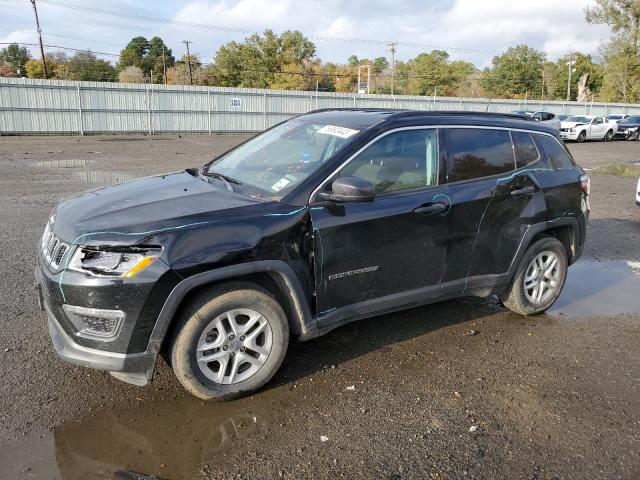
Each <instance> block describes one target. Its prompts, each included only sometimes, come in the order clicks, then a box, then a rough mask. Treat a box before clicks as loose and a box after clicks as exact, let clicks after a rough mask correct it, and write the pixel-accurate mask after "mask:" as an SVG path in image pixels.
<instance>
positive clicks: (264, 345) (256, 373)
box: [171, 283, 289, 400]
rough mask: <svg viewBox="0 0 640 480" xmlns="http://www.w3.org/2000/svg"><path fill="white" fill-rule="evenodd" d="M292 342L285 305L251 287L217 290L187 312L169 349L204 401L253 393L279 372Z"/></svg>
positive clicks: (185, 381)
mask: <svg viewBox="0 0 640 480" xmlns="http://www.w3.org/2000/svg"><path fill="white" fill-rule="evenodd" d="M288 343H289V325H288V322H287V318H286V315H285V313H284V311H283V310H282V307H281V306H280V305H279V304H278V302H277V301H276V300H275V299H274V298H273V296H271V295H270V294H269V293H268V292H267V291H265V290H262V289H261V288H259V287H257V286H255V285H253V284H247V283H235V284H229V285H227V286H223V287H214V288H212V289H210V290H207V291H204V292H202V293H201V294H200V295H198V296H197V297H196V298H195V299H194V300H193V301H192V302H191V303H190V304H189V305H188V307H187V308H186V309H185V310H184V312H183V314H182V316H181V318H180V321H179V324H178V326H177V329H176V333H175V336H174V340H173V344H172V346H171V365H172V367H173V371H174V373H175V375H176V377H177V378H178V380H179V381H180V383H182V385H183V386H184V387H185V388H186V389H187V390H189V391H190V392H191V393H192V394H194V395H196V396H197V397H200V398H203V399H205V400H210V399H221V400H228V399H232V398H237V397H240V396H243V395H245V394H248V393H251V392H253V391H255V390H257V389H258V388H260V387H262V386H263V385H264V384H265V383H267V382H268V381H269V380H270V379H271V378H272V377H273V375H274V374H275V373H276V371H277V370H278V369H279V368H280V365H281V364H282V360H283V359H284V356H285V353H286V351H287V346H288Z"/></svg>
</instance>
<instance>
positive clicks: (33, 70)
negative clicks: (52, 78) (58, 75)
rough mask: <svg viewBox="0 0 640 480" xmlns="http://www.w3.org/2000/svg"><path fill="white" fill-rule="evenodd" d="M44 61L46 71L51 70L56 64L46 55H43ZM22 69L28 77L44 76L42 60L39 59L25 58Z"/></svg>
mask: <svg viewBox="0 0 640 480" xmlns="http://www.w3.org/2000/svg"><path fill="white" fill-rule="evenodd" d="M45 62H46V64H47V72H53V71H54V70H55V67H56V64H55V63H54V62H53V60H52V58H51V57H50V56H48V55H47V56H46V57H45ZM24 71H25V72H26V74H27V77H28V78H44V70H43V69H42V62H41V61H40V60H34V59H31V60H27V62H26V63H25V64H24Z"/></svg>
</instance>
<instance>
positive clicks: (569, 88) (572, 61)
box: [567, 53, 576, 102]
mask: <svg viewBox="0 0 640 480" xmlns="http://www.w3.org/2000/svg"><path fill="white" fill-rule="evenodd" d="M575 64H576V61H575V60H574V59H573V53H570V54H569V61H568V62H567V66H568V67H569V79H568V80H567V102H570V101H571V74H572V73H573V66H574V65H575Z"/></svg>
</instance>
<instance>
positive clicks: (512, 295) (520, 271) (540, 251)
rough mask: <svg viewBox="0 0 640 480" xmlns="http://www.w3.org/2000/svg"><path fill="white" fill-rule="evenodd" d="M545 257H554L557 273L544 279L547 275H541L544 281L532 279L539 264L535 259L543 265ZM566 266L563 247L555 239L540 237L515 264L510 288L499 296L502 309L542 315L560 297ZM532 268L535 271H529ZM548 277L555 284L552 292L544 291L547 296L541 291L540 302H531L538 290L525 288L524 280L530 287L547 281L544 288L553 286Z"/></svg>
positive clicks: (523, 313)
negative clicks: (532, 284) (516, 266)
mask: <svg viewBox="0 0 640 480" xmlns="http://www.w3.org/2000/svg"><path fill="white" fill-rule="evenodd" d="M545 255H547V258H551V257H552V256H555V258H556V270H555V271H554V272H551V273H550V276H549V277H547V275H546V274H545V275H543V277H544V278H540V275H536V279H535V280H531V274H532V272H535V269H536V266H538V265H539V264H538V263H536V261H537V259H541V262H543V261H544V258H545ZM567 267H568V262H567V252H566V250H565V248H564V245H562V243H561V242H560V241H559V240H557V239H556V238H554V237H543V238H541V239H539V240H537V241H536V242H534V243H533V244H532V245H531V246H530V247H529V248H528V249H527V251H526V252H525V254H524V256H523V257H522V259H521V260H520V264H519V265H518V268H517V270H516V273H515V275H514V277H513V279H512V280H511V284H510V285H509V288H508V289H507V291H506V292H504V293H503V294H502V295H500V300H502V303H503V304H504V306H505V307H507V308H508V309H509V310H511V311H512V312H515V313H518V314H520V315H537V314H539V313H542V312H544V311H545V310H547V309H548V308H549V307H550V306H551V305H553V303H554V302H555V301H556V299H557V298H558V297H559V296H560V293H561V292H562V288H563V287H564V282H565V280H566V278H567ZM532 268H533V269H534V270H532ZM546 269H547V266H545V267H544V268H543V270H546ZM545 273H546V272H545ZM551 278H553V279H554V281H555V282H556V284H555V286H554V287H553V290H551V289H550V288H549V289H548V290H547V292H549V294H548V295H547V293H545V291H544V289H543V292H542V294H541V298H540V301H539V302H535V301H532V298H531V297H532V296H533V297H536V296H537V293H538V292H539V291H538V290H535V288H533V289H527V288H526V287H525V281H528V284H531V282H534V283H539V282H548V283H547V285H549V284H552V283H553V282H552V281H551V280H550V279H551Z"/></svg>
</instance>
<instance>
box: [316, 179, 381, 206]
mask: <svg viewBox="0 0 640 480" xmlns="http://www.w3.org/2000/svg"><path fill="white" fill-rule="evenodd" d="M318 197H319V198H320V199H321V200H323V201H329V202H372V201H373V200H374V199H375V198H376V190H375V188H374V187H373V184H372V183H371V182H370V181H368V180H365V179H364V178H361V177H339V178H336V179H335V180H334V181H333V183H332V184H331V191H330V192H320V193H319V194H318Z"/></svg>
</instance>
